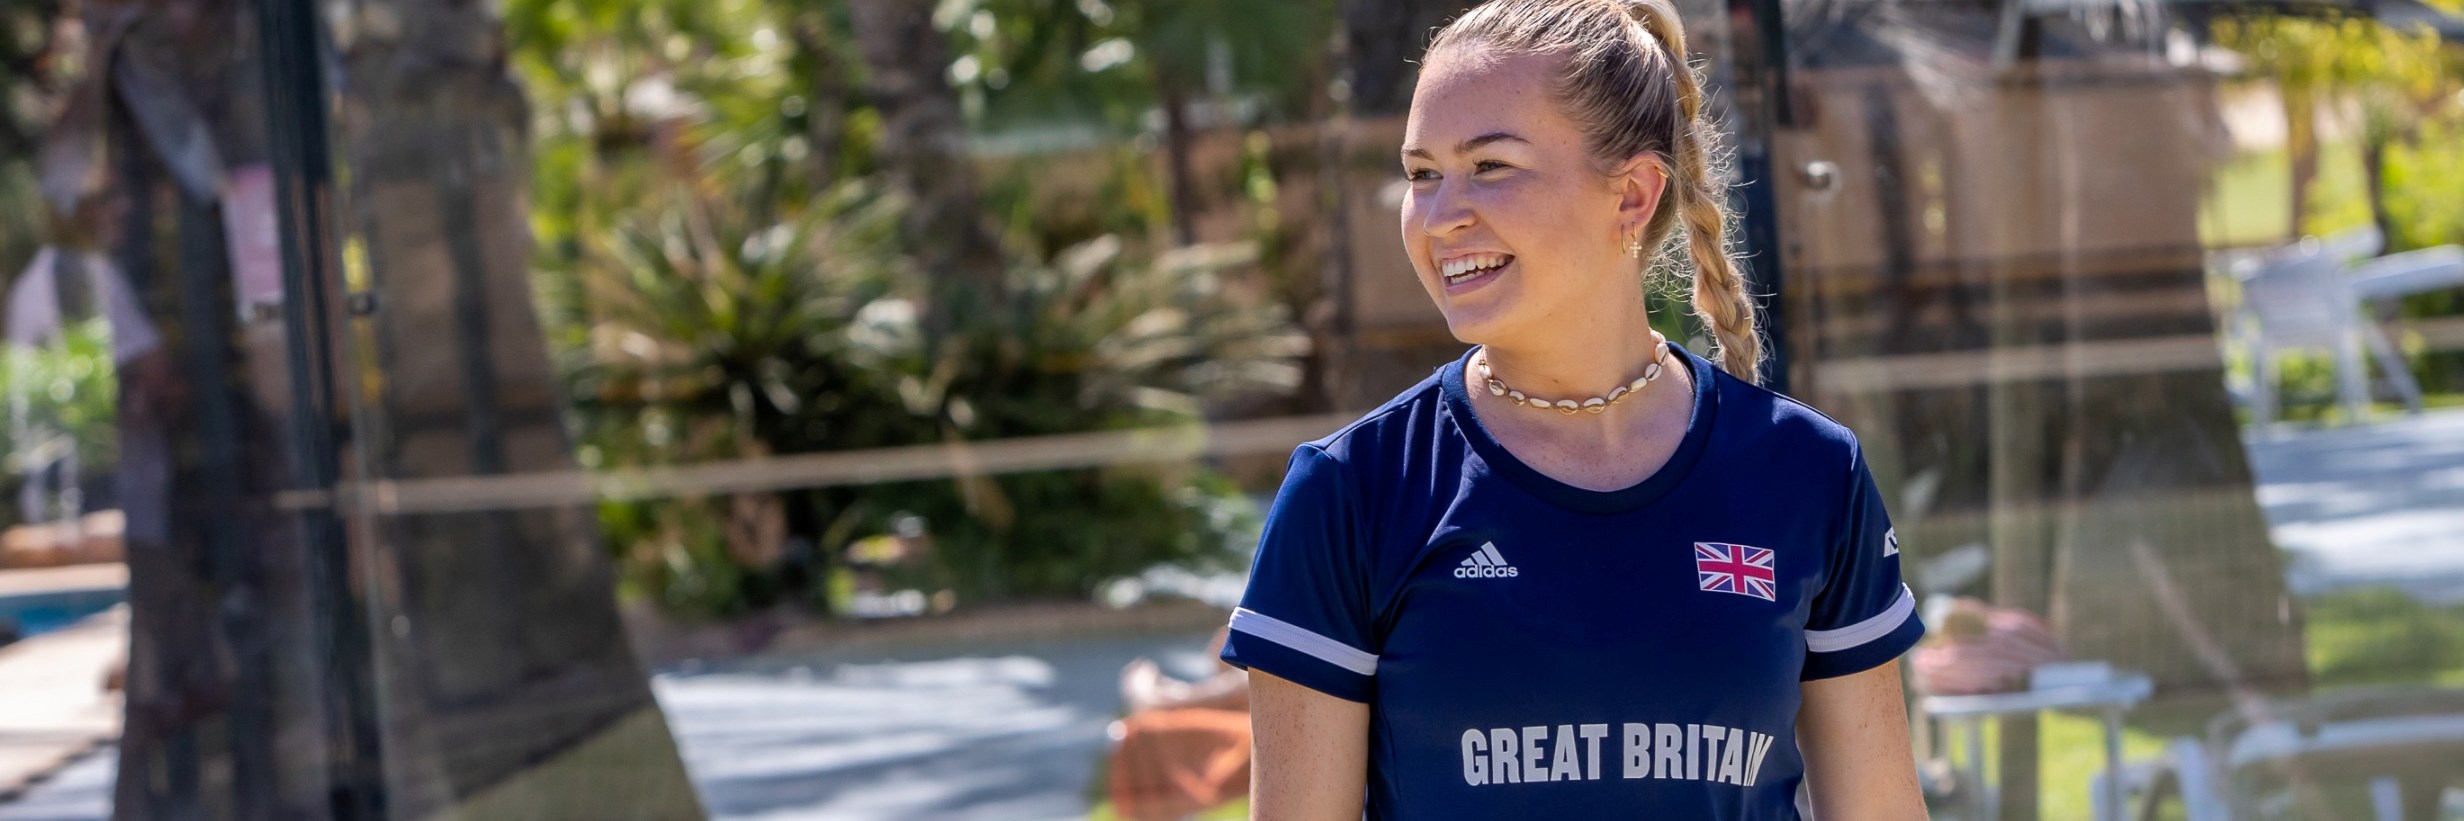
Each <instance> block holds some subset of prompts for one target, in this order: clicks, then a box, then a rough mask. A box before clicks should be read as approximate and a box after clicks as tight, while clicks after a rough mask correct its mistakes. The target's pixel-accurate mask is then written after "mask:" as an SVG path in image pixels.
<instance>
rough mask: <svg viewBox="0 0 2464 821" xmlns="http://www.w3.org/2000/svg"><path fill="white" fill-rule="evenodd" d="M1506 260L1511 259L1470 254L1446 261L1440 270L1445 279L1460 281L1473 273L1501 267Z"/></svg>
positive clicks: (1491, 255)
mask: <svg viewBox="0 0 2464 821" xmlns="http://www.w3.org/2000/svg"><path fill="white" fill-rule="evenodd" d="M1508 259H1511V257H1508V256H1506V255H1505V254H1472V255H1470V256H1464V257H1457V258H1455V259H1451V260H1447V261H1446V263H1445V265H1444V266H1442V268H1441V270H1442V271H1443V272H1444V273H1445V275H1446V278H1447V279H1462V278H1463V277H1466V276H1469V275H1471V274H1474V273H1478V272H1481V271H1485V270H1488V269H1491V268H1496V267H1499V266H1503V265H1505V264H1506V261H1507V260H1508Z"/></svg>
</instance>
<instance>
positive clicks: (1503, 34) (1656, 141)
mask: <svg viewBox="0 0 2464 821" xmlns="http://www.w3.org/2000/svg"><path fill="white" fill-rule="evenodd" d="M1469 46H1479V47H1483V48H1489V49H1498V50H1503V51H1507V52H1516V53H1539V54H1562V55H1565V57H1566V58H1567V65H1568V69H1567V73H1566V76H1565V77H1564V78H1562V79H1561V80H1560V82H1559V86H1558V90H1557V97H1558V102H1559V104H1560V105H1561V106H1563V107H1564V109H1565V111H1566V113H1567V114H1568V115H1569V116H1570V117H1572V118H1573V119H1574V121H1576V122H1578V123H1582V124H1583V125H1584V128H1585V129H1586V131H1587V132H1588V134H1589V136H1590V142H1591V148H1592V153H1593V155H1594V156H1595V158H1596V159H1598V160H1600V161H1601V164H1602V166H1603V167H1604V168H1606V167H1614V166H1617V165H1620V164H1622V163H1623V162H1624V161H1626V160H1627V159H1629V158H1632V157H1634V156H1635V155H1638V154H1644V153H1650V154H1655V155H1657V156H1658V157H1659V158H1660V160H1661V162H1662V163H1663V165H1664V166H1665V167H1666V169H1667V173H1668V183H1667V188H1666V189H1665V190H1664V191H1663V192H1662V202H1661V204H1662V206H1664V207H1661V208H1658V209H1656V210H1654V211H1653V212H1652V215H1651V221H1650V222H1649V223H1647V224H1645V225H1644V227H1643V241H1644V247H1646V248H1661V247H1664V246H1665V245H1667V244H1668V242H1667V241H1668V239H1669V238H1670V237H1671V236H1673V234H1674V232H1675V231H1678V230H1683V231H1684V232H1685V246H1686V251H1687V255H1688V257H1690V259H1691V261H1692V262H1693V269H1694V282H1693V288H1692V291H1693V302H1694V314H1695V315H1696V316H1698V317H1700V318H1701V319H1702V320H1703V323H1704V324H1705V325H1707V326H1709V327H1710V329H1711V334H1712V338H1713V340H1714V341H1715V342H1716V343H1717V350H1716V352H1715V354H1716V359H1717V360H1718V362H1719V364H1720V367H1721V369H1723V370H1726V371H1728V372H1729V373H1730V374H1732V375H1734V376H1736V377H1737V378H1739V379H1743V380H1746V381H1748V382H1760V381H1761V370H1762V368H1761V364H1762V340H1761V337H1760V336H1759V335H1758V333H1757V327H1756V326H1757V325H1758V324H1759V322H1760V320H1759V319H1758V318H1757V317H1756V312H1755V309H1754V301H1753V299H1752V298H1751V297H1750V296H1748V295H1747V294H1746V290H1745V280H1744V278H1743V276H1741V275H1740V274H1739V272H1738V268H1737V264H1736V260H1735V258H1734V257H1732V256H1731V255H1730V254H1729V252H1728V209H1727V206H1726V203H1727V191H1726V189H1725V186H1724V185H1723V184H1722V182H1721V178H1720V175H1719V174H1717V173H1716V171H1715V168H1714V162H1715V160H1716V159H1717V154H1718V153H1719V149H1718V145H1719V133H1718V131H1716V130H1715V129H1714V128H1713V126H1712V124H1711V123H1709V122H1705V121H1704V120H1703V118H1702V102H1703V94H1702V81H1701V78H1700V77H1698V76H1697V75H1696V74H1695V72H1694V68H1693V65H1692V64H1691V63H1690V62H1688V61H1687V55H1688V54H1689V52H1687V51H1686V44H1685V27H1684V26H1683V25H1682V24H1681V23H1680V22H1679V20H1678V17H1677V9H1676V7H1675V6H1673V5H1671V4H1670V2H1669V0H1492V1H1491V2H1488V3H1484V4H1482V5H1481V6H1479V7H1478V8H1475V9H1472V10H1471V11H1469V12H1466V13H1465V14H1464V15H1463V16H1462V17H1459V18H1456V19H1455V21H1454V22H1452V23H1449V24H1447V26H1446V28H1445V29H1444V30H1443V31H1440V32H1439V33H1438V35H1437V37H1436V38H1435V39H1433V40H1432V41H1431V42H1430V44H1429V52H1430V53H1431V54H1432V55H1434V54H1435V53H1437V52H1438V51H1440V50H1442V49H1448V48H1456V47H1469Z"/></svg>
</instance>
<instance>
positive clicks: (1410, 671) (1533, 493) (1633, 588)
mask: <svg viewBox="0 0 2464 821" xmlns="http://www.w3.org/2000/svg"><path fill="white" fill-rule="evenodd" d="M1685 54H1686V51H1685V39H1684V32H1683V31H1682V30H1680V28H1679V26H1678V21H1677V16H1676V12H1675V10H1674V9H1673V8H1672V7H1671V6H1670V5H1668V3H1667V0H1642V1H1641V2H1625V1H1623V0H1497V2H1492V3H1489V4H1487V5H1484V6H1481V7H1479V8H1477V9H1474V10H1472V11H1470V12H1468V13H1466V14H1465V15H1464V16H1463V17H1462V18H1460V19H1458V20H1456V21H1455V22H1453V23H1451V24H1449V25H1448V26H1447V27H1446V28H1445V29H1444V30H1443V31H1441V32H1440V33H1439V35H1438V36H1437V38H1436V39H1435V40H1434V41H1433V42H1432V43H1431V45H1430V47H1429V51H1428V54H1427V56H1426V58H1425V59H1424V60H1423V61H1422V66H1423V68H1422V73H1421V76H1420V80H1419V86H1418V88H1417V89H1416V90H1415V91H1414V93H1413V99H1412V109H1411V115H1410V118H1409V120H1408V122H1407V124H1406V126H1405V131H1404V138H1403V146H1402V155H1403V156H1402V161H1403V168H1404V171H1405V174H1406V176H1407V177H1408V178H1409V180H1410V194H1409V196H1408V197H1407V198H1406V200H1405V202H1404V206H1403V225H1402V228H1403V246H1404V248H1405V250H1406V251H1407V252H1408V253H1409V254H1410V256H1411V260H1412V267H1413V268H1414V269H1415V270H1417V271H1418V273H1419V277H1420V280H1421V284H1422V285H1423V286H1425V287H1426V288H1427V289H1428V292H1429V296H1430V298H1431V299H1432V300H1434V301H1435V302H1436V303H1437V306H1438V308H1439V309H1440V310H1441V311H1443V312H1444V314H1445V316H1446V322H1447V324H1448V327H1449V328H1450V329H1451V330H1452V331H1453V333H1454V335H1455V336H1456V337H1457V338H1459V339H1462V340H1464V341H1465V342H1467V343H1472V344H1473V345H1474V346H1475V347H1473V348H1472V349H1471V350H1470V351H1468V352H1467V353H1466V354H1465V356H1464V357H1463V358H1462V360H1460V361H1459V362H1456V363H1453V364H1449V365H1447V366H1445V367H1442V368H1440V369H1439V370H1438V373H1437V374H1435V375H1433V376H1431V377H1430V378H1429V379H1428V380H1426V381H1424V382H1422V383H1421V384H1420V385H1418V386H1416V387H1414V388H1412V389H1410V390H1408V391H1405V392H1404V393H1403V394H1402V395H1400V396H1397V397H1395V398H1394V399H1393V400H1391V401H1389V402H1388V403H1386V404H1385V405H1383V406H1381V407H1379V408H1378V409H1377V410H1375V411H1372V412H1370V413H1369V414H1368V415H1367V416H1365V417H1362V418H1361V419H1360V420H1359V421H1357V422H1354V423H1352V424H1351V425H1348V426H1346V427H1345V428H1344V429H1342V430H1340V431H1338V432H1336V433H1334V434H1333V435H1330V436H1328V437H1327V438H1325V439H1321V440H1318V441H1316V442H1312V443H1309V444H1306V445H1303V446H1301V447H1300V448H1299V449H1298V450H1297V451H1296V452H1295V453H1294V454H1293V457H1292V463H1291V470H1290V472H1289V474H1288V475H1287V478H1286V479H1285V482H1284V485H1283V488H1282V491H1281V492H1280V493H1279V494H1278V496H1277V498H1276V500H1275V504H1274V509H1273V510H1272V512H1271V513H1270V514H1269V515H1268V519H1267V527H1266V533H1265V536H1264V538H1263V540H1262V541H1261V543H1260V546H1259V552H1258V557H1257V562H1256V565H1255V566H1254V569H1253V570H1252V571H1251V576H1250V583H1249V589H1248V592H1247V593H1246V594H1245V596H1244V598H1243V600H1242V606H1241V607H1240V608H1239V609H1238V610H1236V611H1235V612H1234V614H1233V617H1232V621H1231V625H1230V628H1231V632H1230V636H1229V640H1228V641H1227V642H1226V644H1225V647H1224V650H1223V658H1224V660H1225V661H1227V662H1230V663H1232V664H1234V665H1236V666H1240V667H1243V668H1246V669H1249V670H1251V671H1252V672H1251V685H1250V686H1251V705H1252V706H1251V710H1252V714H1253V718H1252V723H1253V726H1254V729H1255V736H1256V767H1255V769H1254V781H1253V788H1252V789H1253V797H1252V802H1253V803H1252V805H1251V806H1252V808H1253V810H1254V812H1255V814H1256V817H1258V818H1262V819H1328V820H1329V821H1333V819H1354V818H1359V817H1361V815H1362V812H1363V809H1364V807H1365V809H1366V811H1367V815H1368V817H1370V818H1379V819H1383V818H1406V819H1422V818H1551V819H1556V818H1605V817H1648V818H1672V819H1680V818H1681V819H1696V818H1723V819H1746V818H1753V819H1782V818H1796V817H1798V815H1797V807H1796V793H1797V788H1798V785H1799V784H1800V783H1802V784H1804V785H1806V786H1807V787H1808V788H1809V790H1808V792H1809V793H1810V800H1811V804H1812V807H1813V809H1814V812H1815V814H1816V815H1817V816H1818V817H1820V818H1822V819H1823V821H1841V820H1842V819H1851V820H1853V819H1888V821H1904V820H1905V819H1911V818H1921V817H1923V816H1924V814H1925V809H1924V806H1923V802H1922V800H1921V798H1920V796H1919V794H1918V791H1917V788H1916V777H1915V772H1914V766H1913V763H1912V760H1911V756H1910V753H1909V745H1908V735H1907V725H1906V720H1905V713H1904V711H1903V707H1902V704H1901V698H1900V687H1899V672H1898V663H1897V661H1896V659H1897V658H1898V656H1899V655H1900V654H1901V653H1902V652H1904V651H1905V650H1907V648H1908V647H1909V646H1911V645H1913V644H1914V643H1915V642H1916V640H1917V638H1918V637H1919V636H1921V635H1922V634H1923V632H1924V626H1923V625H1922V624H1921V623H1919V622H1918V620H1917V618H1916V616H1915V615H1914V602H1913V601H1912V599H1911V596H1910V594H1909V592H1908V590H1907V588H1906V587H1905V585H1903V584H1902V583H1901V582H1900V578H1899V558H1898V552H1899V551H1898V544H1897V541H1896V539H1895V537H1894V536H1893V534H1892V531H1891V528H1890V523H1889V521H1888V519H1887V517H1886V515H1885V513H1884V511H1883V509H1882V506H1881V503H1880V501H1879V498H1878V496H1877V494H1876V492H1875V489H1874V486H1873V480H1872V478H1871V476H1870V475H1869V474H1868V473H1867V470H1866V466H1865V462H1864V460H1863V458H1862V456H1861V455H1860V454H1859V452H1858V450H1857V444H1856V438H1855V436H1854V435H1853V434H1851V433H1850V432H1849V431H1848V429H1846V428H1845V427H1842V426H1841V425H1839V424H1838V423H1836V422H1833V421H1831V420H1830V419H1829V418H1827V417H1824V416H1823V415H1821V414H1819V413H1817V412H1815V411H1813V410H1812V409H1810V408H1807V407H1806V406H1804V405H1802V404H1799V403H1797V402H1795V401H1794V400H1791V399H1789V398H1787V397H1784V396H1780V395H1778V394H1775V393H1771V392H1769V391H1766V390H1763V389H1761V388H1759V387H1756V386H1755V384H1754V380H1755V374H1756V370H1757V363H1758V361H1759V359H1760V348H1759V343H1758V342H1757V341H1756V338H1755V321H1756V320H1755V316H1754V308H1753V303H1752V302H1751V301H1750V300H1749V299H1748V298H1747V297H1746V294H1745V292H1744V290H1743V285H1742V284H1741V282H1740V281H1739V279H1738V273H1737V270H1736V267H1735V265H1734V264H1733V262H1732V261H1731V260H1730V259H1729V257H1728V255H1727V254H1726V252H1725V250H1724V248H1725V243H1726V226H1725V224H1724V223H1725V217H1724V215H1723V213H1722V207H1721V203H1722V193H1723V187H1722V184H1721V182H1720V181H1719V179H1718V178H1717V177H1715V176H1714V174H1713V172H1712V170H1711V168H1710V165H1711V161H1712V159H1713V157H1714V155H1715V154H1716V153H1717V149H1716V146H1715V145H1714V140H1715V132H1714V131H1713V129H1712V128H1711V126H1710V125H1709V124H1707V123H1705V122H1704V121H1703V120H1702V119H1701V118H1700V109H1701V102H1702V97H1703V94H1702V90H1701V88H1700V87H1699V86H1698V81H1697V79H1696V77H1695V75H1694V73H1693V71H1692V69H1691V68H1690V67H1689V66H1688V64H1687V63H1686V62H1685V58H1684V55H1685ZM1677 235H1681V236H1682V237H1683V243H1682V245H1683V247H1684V249H1685V250H1686V252H1687V253H1686V257H1687V258H1690V261H1691V267H1692V268H1693V275H1694V283H1693V302H1694V306H1693V307H1694V310H1695V312H1696V313H1697V314H1699V315H1700V316H1702V317H1703V318H1704V319H1705V320H1706V323H1707V324H1708V325H1709V326H1710V328H1711V329H1712V331H1713V332H1714V335H1715V336H1716V337H1717V347H1718V350H1717V359H1718V360H1719V364H1718V365H1717V366H1714V365H1713V364H1712V363H1711V362H1710V361H1708V360H1705V359H1703V358H1700V357H1697V356H1695V355H1694V354H1692V353H1690V352H1688V351H1686V350H1684V349H1683V348H1681V347H1678V346H1675V345H1669V344H1667V342H1666V340H1664V339H1662V338H1661V337H1660V336H1659V335H1658V334H1655V333H1653V332H1652V331H1651V327H1650V324H1649V322H1648V321H1647V320H1648V317H1647V316H1646V313H1645V308H1644V301H1643V293H1644V286H1643V282H1642V277H1643V276H1644V275H1645V273H1646V272H1647V271H1648V270H1649V269H1650V268H1651V267H1653V266H1651V265H1649V264H1647V262H1646V260H1645V258H1646V257H1651V256H1656V254H1653V253H1647V252H1651V251H1655V250H1656V249H1659V248H1661V247H1662V246H1663V245H1664V244H1666V243H1664V242H1663V241H1664V240H1665V239H1668V238H1670V237H1672V236H1677Z"/></svg>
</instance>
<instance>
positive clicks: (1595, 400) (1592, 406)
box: [1583, 396, 1608, 413]
mask: <svg viewBox="0 0 2464 821" xmlns="http://www.w3.org/2000/svg"><path fill="white" fill-rule="evenodd" d="M1607 408H1608V400H1606V399H1601V398H1600V397H1597V396H1594V397H1592V398H1591V399H1590V400H1589V401H1586V402H1584V403H1583V409H1584V410H1587V411H1591V412H1592V413H1599V412H1600V411H1602V410H1606V409H1607Z"/></svg>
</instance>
